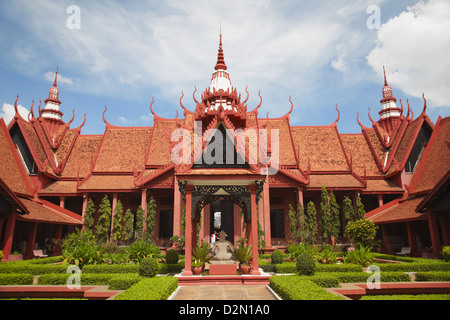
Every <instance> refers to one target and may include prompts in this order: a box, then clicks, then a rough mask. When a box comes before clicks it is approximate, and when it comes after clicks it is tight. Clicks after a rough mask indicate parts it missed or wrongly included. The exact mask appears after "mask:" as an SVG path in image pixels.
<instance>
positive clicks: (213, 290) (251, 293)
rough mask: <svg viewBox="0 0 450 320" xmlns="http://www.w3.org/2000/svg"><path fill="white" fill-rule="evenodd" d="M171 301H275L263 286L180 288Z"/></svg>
mask: <svg viewBox="0 0 450 320" xmlns="http://www.w3.org/2000/svg"><path fill="white" fill-rule="evenodd" d="M172 300H276V298H275V297H274V296H273V295H272V293H271V292H270V291H269V289H267V288H266V286H265V285H205V286H181V287H179V288H178V292H177V293H176V294H175V295H174V296H173V298H172Z"/></svg>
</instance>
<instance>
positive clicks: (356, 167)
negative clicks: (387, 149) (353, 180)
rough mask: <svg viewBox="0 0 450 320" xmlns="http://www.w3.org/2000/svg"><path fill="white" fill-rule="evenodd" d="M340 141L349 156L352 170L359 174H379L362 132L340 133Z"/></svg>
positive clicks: (369, 175)
mask: <svg viewBox="0 0 450 320" xmlns="http://www.w3.org/2000/svg"><path fill="white" fill-rule="evenodd" d="M341 139H342V143H343V145H344V148H345V151H346V152H347V155H348V156H349V157H351V161H352V168H353V171H354V172H355V173H356V174H358V175H359V176H364V175H366V176H368V177H373V176H381V175H382V173H381V171H380V169H379V168H378V165H377V163H376V161H375V159H374V157H373V154H372V152H371V151H370V148H369V146H368V144H367V140H366V139H365V138H364V135H362V134H342V135H341Z"/></svg>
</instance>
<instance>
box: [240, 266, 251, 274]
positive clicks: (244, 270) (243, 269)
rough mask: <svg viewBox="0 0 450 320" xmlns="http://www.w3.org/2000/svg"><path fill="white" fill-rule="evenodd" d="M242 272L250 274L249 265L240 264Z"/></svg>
mask: <svg viewBox="0 0 450 320" xmlns="http://www.w3.org/2000/svg"><path fill="white" fill-rule="evenodd" d="M241 273H242V274H250V266H241Z"/></svg>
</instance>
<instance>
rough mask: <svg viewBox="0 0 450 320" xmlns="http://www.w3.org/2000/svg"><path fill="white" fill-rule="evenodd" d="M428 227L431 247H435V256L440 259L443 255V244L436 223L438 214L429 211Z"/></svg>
mask: <svg viewBox="0 0 450 320" xmlns="http://www.w3.org/2000/svg"><path fill="white" fill-rule="evenodd" d="M427 215H428V227H429V228H430V237H431V245H432V246H433V254H434V256H435V257H439V255H440V254H441V250H442V248H441V242H440V240H439V231H438V226H437V221H436V214H435V213H434V212H431V211H430V210H428V212H427Z"/></svg>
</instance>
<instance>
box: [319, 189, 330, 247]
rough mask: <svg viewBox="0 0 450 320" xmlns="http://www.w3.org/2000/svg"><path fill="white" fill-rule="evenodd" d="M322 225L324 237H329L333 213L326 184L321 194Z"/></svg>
mask: <svg viewBox="0 0 450 320" xmlns="http://www.w3.org/2000/svg"><path fill="white" fill-rule="evenodd" d="M320 199H321V201H320V212H321V214H322V215H321V217H320V225H321V229H320V230H321V233H322V238H323V239H327V238H328V237H329V236H330V235H331V215H330V200H329V198H328V192H327V189H326V188H325V186H323V187H322V193H321V194H320Z"/></svg>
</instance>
